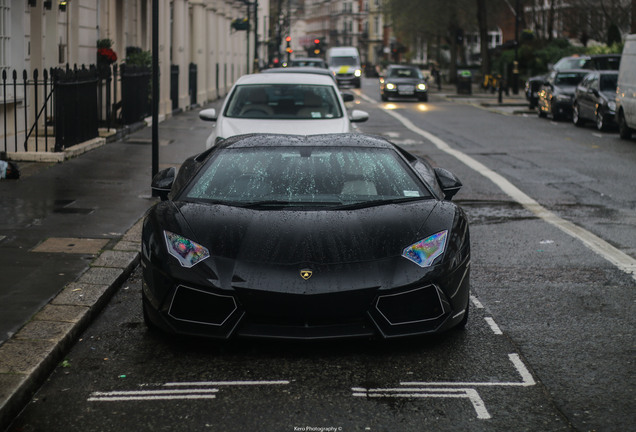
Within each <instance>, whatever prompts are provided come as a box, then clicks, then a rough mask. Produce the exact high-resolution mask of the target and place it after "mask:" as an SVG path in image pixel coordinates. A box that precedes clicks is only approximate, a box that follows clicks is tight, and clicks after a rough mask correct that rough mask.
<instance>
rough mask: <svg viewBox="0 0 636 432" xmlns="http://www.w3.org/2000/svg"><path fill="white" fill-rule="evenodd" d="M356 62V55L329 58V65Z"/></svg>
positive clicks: (354, 63)
mask: <svg viewBox="0 0 636 432" xmlns="http://www.w3.org/2000/svg"><path fill="white" fill-rule="evenodd" d="M357 64H358V59H357V58H356V57H353V56H351V57H344V56H342V57H331V59H329V66H354V65H357Z"/></svg>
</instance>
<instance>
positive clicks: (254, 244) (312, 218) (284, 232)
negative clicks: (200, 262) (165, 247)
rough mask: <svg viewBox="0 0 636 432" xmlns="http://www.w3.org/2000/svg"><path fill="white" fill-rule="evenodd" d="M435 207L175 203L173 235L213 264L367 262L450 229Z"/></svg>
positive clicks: (424, 204)
mask: <svg viewBox="0 0 636 432" xmlns="http://www.w3.org/2000/svg"><path fill="white" fill-rule="evenodd" d="M438 204H439V201H436V200H434V199H430V200H425V201H418V202H415V203H406V204H390V205H382V206H372V207H368V208H363V209H355V210H337V211H335V210H255V209H248V208H240V207H230V206H224V205H206V204H195V203H179V204H178V205H177V208H178V215H175V216H177V218H176V219H175V222H176V223H177V224H178V225H180V227H174V228H172V229H174V230H175V231H180V232H179V233H180V234H182V235H185V236H188V237H190V238H191V239H192V240H194V241H196V242H198V243H200V244H202V245H204V246H206V247H207V248H208V249H209V250H210V254H211V255H212V256H213V257H215V258H217V257H222V258H227V259H230V260H236V261H241V262H258V263H260V264H272V265H274V264H278V265H292V264H301V263H321V264H333V263H352V262H368V261H376V260H380V259H385V258H387V257H394V256H400V255H401V254H402V251H403V250H404V248H406V247H407V246H410V245H411V244H413V243H415V242H417V241H419V240H421V239H423V238H425V237H427V236H429V235H431V234H435V233H437V232H439V231H441V230H443V229H450V227H449V226H448V224H449V219H450V221H451V223H452V220H453V216H452V215H450V217H449V214H448V213H447V212H448V211H449V210H448V208H441V207H445V206H439V205H438ZM433 213H435V216H434V217H431V216H432V214H433ZM179 215H180V216H181V217H178V216H179Z"/></svg>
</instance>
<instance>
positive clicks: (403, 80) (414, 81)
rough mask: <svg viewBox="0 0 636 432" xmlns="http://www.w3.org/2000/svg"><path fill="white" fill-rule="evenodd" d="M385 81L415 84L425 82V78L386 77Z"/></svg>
mask: <svg viewBox="0 0 636 432" xmlns="http://www.w3.org/2000/svg"><path fill="white" fill-rule="evenodd" d="M385 81H386V82H390V83H393V84H413V85H416V84H419V83H421V82H424V80H421V79H417V78H386V79H385Z"/></svg>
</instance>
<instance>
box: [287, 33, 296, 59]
mask: <svg viewBox="0 0 636 432" xmlns="http://www.w3.org/2000/svg"><path fill="white" fill-rule="evenodd" d="M285 42H286V43H287V48H286V49H285V51H287V61H289V59H290V57H291V53H292V52H294V50H292V49H291V36H287V37H286V38H285Z"/></svg>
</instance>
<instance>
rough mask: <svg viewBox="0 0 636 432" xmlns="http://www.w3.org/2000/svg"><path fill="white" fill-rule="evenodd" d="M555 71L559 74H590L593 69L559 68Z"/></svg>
mask: <svg viewBox="0 0 636 432" xmlns="http://www.w3.org/2000/svg"><path fill="white" fill-rule="evenodd" d="M554 72H556V74H557V75H561V74H567V73H583V74H589V73H590V72H591V70H590V69H557V70H555V71H554Z"/></svg>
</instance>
